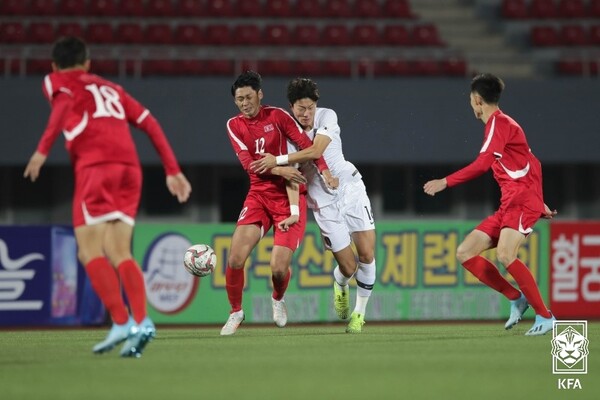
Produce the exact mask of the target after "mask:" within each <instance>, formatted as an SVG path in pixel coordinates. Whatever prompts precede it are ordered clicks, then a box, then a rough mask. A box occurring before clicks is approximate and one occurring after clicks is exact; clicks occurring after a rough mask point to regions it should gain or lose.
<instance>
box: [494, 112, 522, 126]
mask: <svg viewBox="0 0 600 400" xmlns="http://www.w3.org/2000/svg"><path fill="white" fill-rule="evenodd" d="M495 119H496V121H495V122H496V125H497V126H498V125H500V126H502V125H504V126H505V127H509V128H510V127H514V128H518V129H521V125H519V123H518V122H517V121H516V120H515V119H514V118H513V117H511V116H510V115H508V114H505V113H504V112H502V111H501V110H500V111H499V112H498V113H497V114H496V115H495Z"/></svg>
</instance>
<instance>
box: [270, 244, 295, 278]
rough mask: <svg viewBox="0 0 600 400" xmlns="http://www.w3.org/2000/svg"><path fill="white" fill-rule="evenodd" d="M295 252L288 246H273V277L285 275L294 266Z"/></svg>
mask: <svg viewBox="0 0 600 400" xmlns="http://www.w3.org/2000/svg"><path fill="white" fill-rule="evenodd" d="M293 254H294V251H293V250H292V249H290V248H289V247H286V246H278V245H275V246H273V250H272V251H271V271H272V273H273V275H285V274H287V271H288V269H289V268H290V266H291V264H292V255H293Z"/></svg>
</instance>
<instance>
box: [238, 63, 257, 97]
mask: <svg viewBox="0 0 600 400" xmlns="http://www.w3.org/2000/svg"><path fill="white" fill-rule="evenodd" d="M246 86H250V87H251V88H252V89H253V90H254V91H255V92H258V91H259V90H260V89H262V78H261V76H260V74H259V73H258V72H254V71H250V70H248V71H246V72H244V73H242V74H240V76H238V77H237V79H236V80H235V82H233V85H231V95H232V96H234V97H235V91H236V90H237V89H239V88H242V87H246Z"/></svg>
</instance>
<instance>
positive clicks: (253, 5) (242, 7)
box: [233, 0, 263, 17]
mask: <svg viewBox="0 0 600 400" xmlns="http://www.w3.org/2000/svg"><path fill="white" fill-rule="evenodd" d="M233 10H234V13H235V14H236V15H238V16H240V17H258V16H260V15H262V14H263V10H262V3H261V1H260V0H242V1H238V2H237V4H236V6H235V7H234V8H233Z"/></svg>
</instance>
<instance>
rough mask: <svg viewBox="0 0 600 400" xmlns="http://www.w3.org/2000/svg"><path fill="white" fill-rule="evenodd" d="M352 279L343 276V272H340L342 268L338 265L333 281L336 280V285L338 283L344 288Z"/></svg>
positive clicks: (334, 271)
mask: <svg viewBox="0 0 600 400" xmlns="http://www.w3.org/2000/svg"><path fill="white" fill-rule="evenodd" d="M350 278H352V277H350ZM350 278H347V277H346V276H344V274H342V271H340V266H339V265H337V266H336V267H335V269H334V270H333V279H334V280H335V283H337V284H338V285H339V286H340V287H344V286H346V285H347V284H348V281H349V280H350Z"/></svg>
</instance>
